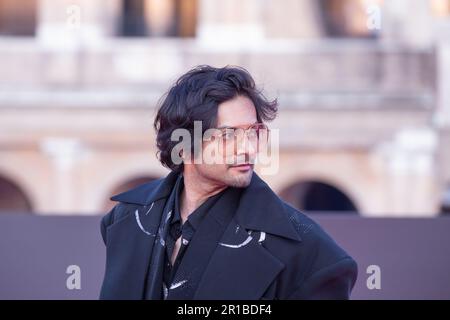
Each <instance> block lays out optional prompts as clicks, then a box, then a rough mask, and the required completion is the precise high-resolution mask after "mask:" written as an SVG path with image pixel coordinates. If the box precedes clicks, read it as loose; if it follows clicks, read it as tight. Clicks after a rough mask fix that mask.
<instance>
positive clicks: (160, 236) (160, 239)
mask: <svg viewBox="0 0 450 320" xmlns="http://www.w3.org/2000/svg"><path fill="white" fill-rule="evenodd" d="M171 216H172V210H170V211H169V213H167V217H166V220H165V221H164V225H162V226H161V227H160V228H159V229H158V236H159V243H160V244H161V245H162V246H163V247H164V246H165V245H166V241H165V240H164V237H163V230H164V228H165V226H166V224H167V221H169V219H170V217H171Z"/></svg>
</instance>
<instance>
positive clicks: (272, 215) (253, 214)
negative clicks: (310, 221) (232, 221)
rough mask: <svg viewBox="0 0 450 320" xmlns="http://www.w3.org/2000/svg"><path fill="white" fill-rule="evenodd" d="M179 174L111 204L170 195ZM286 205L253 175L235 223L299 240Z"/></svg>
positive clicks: (116, 198)
mask: <svg viewBox="0 0 450 320" xmlns="http://www.w3.org/2000/svg"><path fill="white" fill-rule="evenodd" d="M178 175H179V173H176V172H173V171H172V172H170V173H169V174H168V175H167V176H166V177H165V178H163V179H158V180H154V181H151V182H148V183H145V184H143V185H140V186H138V187H136V188H134V189H131V190H129V191H126V192H123V193H120V194H118V195H115V196H113V197H111V200H113V201H120V202H125V203H132V204H138V205H143V206H147V205H150V204H151V203H153V202H155V201H157V200H159V199H162V198H166V197H168V196H169V195H170V193H171V191H172V188H173V186H174V184H175V182H176V179H177V177H178ZM286 210H287V206H286V204H285V203H284V202H283V201H282V200H281V199H280V198H279V197H278V196H277V195H276V194H275V193H274V192H273V191H272V190H271V189H270V187H269V186H268V185H267V184H266V183H265V182H264V181H263V180H262V179H261V178H260V177H259V176H258V175H257V174H256V173H253V176H252V180H251V182H250V185H249V186H248V187H246V188H244V189H243V192H242V194H241V199H240V203H239V207H238V209H237V212H236V221H237V222H238V223H239V224H240V225H242V226H243V227H244V228H246V229H250V230H259V231H264V232H267V233H270V234H274V235H278V236H281V237H285V238H289V239H292V240H297V241H301V238H300V235H299V234H298V232H297V231H296V230H295V228H294V226H293V224H292V222H291V221H290V220H289V214H288V212H286Z"/></svg>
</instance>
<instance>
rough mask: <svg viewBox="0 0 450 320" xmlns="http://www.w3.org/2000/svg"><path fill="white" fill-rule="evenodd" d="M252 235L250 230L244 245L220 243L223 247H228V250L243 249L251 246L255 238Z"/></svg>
mask: <svg viewBox="0 0 450 320" xmlns="http://www.w3.org/2000/svg"><path fill="white" fill-rule="evenodd" d="M251 234H252V231H251V230H250V231H249V232H248V237H247V239H245V240H244V242H242V243H239V244H227V243H223V242H220V243H219V245H221V246H223V247H227V248H232V249H238V248H242V247H243V246H246V245H247V244H249V243H250V241H252V239H253V237H252V236H251Z"/></svg>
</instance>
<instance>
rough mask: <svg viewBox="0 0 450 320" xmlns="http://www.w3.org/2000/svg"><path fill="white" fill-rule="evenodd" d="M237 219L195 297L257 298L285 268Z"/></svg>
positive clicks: (221, 244) (210, 263)
mask: <svg viewBox="0 0 450 320" xmlns="http://www.w3.org/2000/svg"><path fill="white" fill-rule="evenodd" d="M248 239H249V234H248V233H247V232H246V231H245V230H244V229H243V228H242V227H241V226H239V225H238V224H237V223H236V221H235V220H234V219H233V220H232V221H231V223H230V224H229V225H228V228H227V230H226V231H225V234H224V236H223V237H222V239H221V242H220V243H219V244H218V245H217V247H216V250H215V252H214V254H213V256H212V258H211V261H210V262H209V265H208V267H207V269H206V271H205V273H204V275H203V278H202V280H201V282H200V284H199V287H198V290H197V292H196V294H195V297H194V299H206V300H207V299H224V300H234V299H235V300H246V299H249V300H256V299H259V298H261V297H262V295H263V294H264V292H265V290H266V289H267V288H268V287H269V285H270V284H271V283H272V282H273V280H274V279H275V278H276V276H277V275H278V273H279V272H280V271H281V270H282V269H283V268H284V265H283V263H282V262H281V261H279V260H278V259H276V258H275V257H274V256H272V255H271V254H270V253H269V252H268V251H267V250H266V249H264V248H263V247H262V246H261V245H260V244H259V243H258V241H257V239H252V240H251V241H250V242H248V243H246V241H247V240H248Z"/></svg>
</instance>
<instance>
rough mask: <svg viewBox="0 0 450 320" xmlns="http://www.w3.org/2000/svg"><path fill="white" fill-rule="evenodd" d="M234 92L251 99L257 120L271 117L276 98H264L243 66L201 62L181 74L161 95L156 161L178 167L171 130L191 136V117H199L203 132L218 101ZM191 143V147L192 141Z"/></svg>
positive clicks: (213, 116)
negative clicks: (213, 65) (173, 154)
mask: <svg viewBox="0 0 450 320" xmlns="http://www.w3.org/2000/svg"><path fill="white" fill-rule="evenodd" d="M238 95H242V96H246V97H248V98H249V99H250V100H251V101H252V102H253V104H254V105H255V108H256V115H257V119H258V121H259V122H264V121H271V120H273V119H275V117H276V115H277V111H278V103H277V100H276V99H275V100H273V101H269V100H267V99H266V98H265V96H264V95H263V94H262V92H261V90H259V89H257V88H256V85H255V81H254V80H253V78H252V76H251V75H250V73H249V72H248V71H247V70H245V69H244V68H241V67H236V66H226V67H224V68H214V67H211V66H208V65H201V66H197V67H195V68H194V69H192V70H190V71H188V72H187V73H185V74H184V75H182V76H181V77H180V78H179V79H178V80H177V81H176V82H175V84H174V85H173V86H172V87H171V88H170V89H169V91H168V92H167V93H166V94H165V95H164V96H163V97H162V101H163V102H162V103H161V104H160V106H159V108H158V112H157V115H156V118H155V122H154V127H155V130H156V146H157V148H158V152H157V156H158V158H159V160H160V162H161V163H162V164H163V165H164V166H165V167H168V168H169V169H171V170H173V171H177V172H180V171H182V170H183V164H179V165H177V164H175V163H173V162H172V159H171V153H172V149H173V147H174V146H175V145H177V144H178V141H172V140H171V135H172V132H173V131H174V130H175V129H179V128H184V129H187V130H189V132H190V133H191V137H193V132H194V121H202V131H203V133H204V132H205V131H206V130H207V129H210V128H215V127H216V125H217V123H216V122H217V109H218V106H219V104H221V103H222V102H225V101H228V100H231V99H233V98H234V97H236V96H238ZM191 146H192V148H193V141H191ZM192 154H193V153H192Z"/></svg>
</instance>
